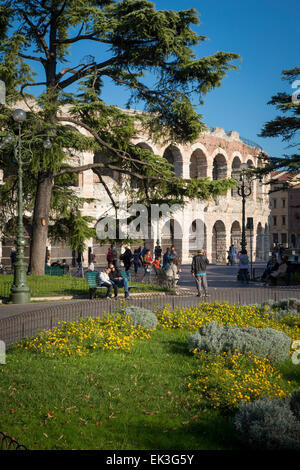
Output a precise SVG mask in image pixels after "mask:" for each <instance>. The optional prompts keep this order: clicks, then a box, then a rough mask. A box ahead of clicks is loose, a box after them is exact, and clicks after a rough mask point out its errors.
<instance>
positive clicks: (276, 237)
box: [273, 233, 278, 243]
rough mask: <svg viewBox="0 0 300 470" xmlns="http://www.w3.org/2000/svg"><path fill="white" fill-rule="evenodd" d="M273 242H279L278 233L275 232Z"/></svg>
mask: <svg viewBox="0 0 300 470" xmlns="http://www.w3.org/2000/svg"><path fill="white" fill-rule="evenodd" d="M273 243H278V233H273Z"/></svg>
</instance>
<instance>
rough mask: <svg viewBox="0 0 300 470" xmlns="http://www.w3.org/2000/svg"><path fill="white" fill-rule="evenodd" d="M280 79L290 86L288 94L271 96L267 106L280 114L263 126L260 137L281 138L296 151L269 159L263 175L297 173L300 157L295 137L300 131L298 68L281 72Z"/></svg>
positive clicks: (299, 73) (299, 72)
mask: <svg viewBox="0 0 300 470" xmlns="http://www.w3.org/2000/svg"><path fill="white" fill-rule="evenodd" d="M282 79H283V80H285V81H288V82H289V84H290V86H291V91H290V93H286V92H280V93H277V95H275V96H272V98H271V100H270V101H269V102H268V104H271V105H273V106H275V107H276V109H277V110H278V111H280V113H281V114H279V115H277V116H276V117H275V118H274V119H272V120H271V121H269V122H267V123H265V124H264V126H263V128H262V131H261V133H260V137H281V138H282V140H283V141H284V142H287V143H289V148H290V149H296V151H293V152H292V153H290V154H286V155H283V156H275V157H273V158H271V160H270V162H269V164H268V165H266V166H265V168H264V169H263V170H262V171H263V172H264V173H270V172H271V171H274V170H278V169H285V170H288V171H289V172H291V173H293V172H296V171H299V168H300V155H299V153H298V152H299V142H298V141H297V136H298V135H299V131H300V67H295V68H293V69H291V70H283V72H282Z"/></svg>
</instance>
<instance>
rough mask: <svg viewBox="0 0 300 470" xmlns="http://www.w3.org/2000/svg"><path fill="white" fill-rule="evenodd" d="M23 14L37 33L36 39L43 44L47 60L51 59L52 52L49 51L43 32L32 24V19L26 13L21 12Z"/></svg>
mask: <svg viewBox="0 0 300 470" xmlns="http://www.w3.org/2000/svg"><path fill="white" fill-rule="evenodd" d="M21 14H22V15H23V17H24V19H25V21H26V23H27V24H28V25H29V26H30V27H31V29H32V30H33V31H34V32H35V34H36V37H37V39H38V40H39V41H41V44H42V46H43V49H44V52H45V54H46V57H47V59H50V51H49V48H48V46H47V43H46V41H45V37H44V35H43V34H42V32H41V31H40V30H39V28H38V27H37V26H36V25H35V24H33V23H32V21H30V19H29V18H28V16H27V15H26V13H25V12H24V11H22V12H21Z"/></svg>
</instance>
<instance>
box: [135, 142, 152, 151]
mask: <svg viewBox="0 0 300 470" xmlns="http://www.w3.org/2000/svg"><path fill="white" fill-rule="evenodd" d="M136 147H140V148H141V149H145V150H149V152H152V153H154V151H153V148H152V147H151V145H149V144H147V142H139V143H138V144H136Z"/></svg>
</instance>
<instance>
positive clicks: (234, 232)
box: [230, 220, 242, 253]
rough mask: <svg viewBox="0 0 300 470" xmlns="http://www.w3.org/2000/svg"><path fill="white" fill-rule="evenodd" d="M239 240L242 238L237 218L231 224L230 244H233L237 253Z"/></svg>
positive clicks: (239, 246)
mask: <svg viewBox="0 0 300 470" xmlns="http://www.w3.org/2000/svg"><path fill="white" fill-rule="evenodd" d="M241 240H242V230H241V225H240V223H239V222H238V221H237V220H235V221H234V222H233V223H232V225H231V230H230V244H231V245H234V246H235V248H236V252H237V253H238V252H239V251H240V248H241Z"/></svg>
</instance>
